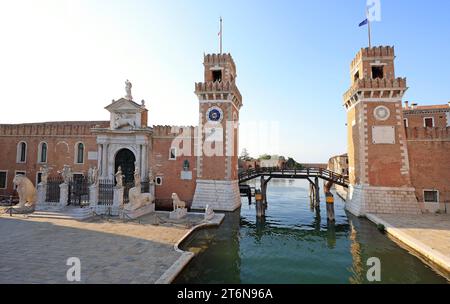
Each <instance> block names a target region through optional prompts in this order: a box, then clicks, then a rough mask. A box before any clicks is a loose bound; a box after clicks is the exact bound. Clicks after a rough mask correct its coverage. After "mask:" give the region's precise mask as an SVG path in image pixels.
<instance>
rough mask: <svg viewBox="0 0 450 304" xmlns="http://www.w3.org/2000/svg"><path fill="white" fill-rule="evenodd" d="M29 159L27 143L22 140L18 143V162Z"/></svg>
mask: <svg viewBox="0 0 450 304" xmlns="http://www.w3.org/2000/svg"><path fill="white" fill-rule="evenodd" d="M26 161H27V143H26V142H24V141H21V142H20V143H19V144H18V145H17V162H18V163H24V162H26Z"/></svg>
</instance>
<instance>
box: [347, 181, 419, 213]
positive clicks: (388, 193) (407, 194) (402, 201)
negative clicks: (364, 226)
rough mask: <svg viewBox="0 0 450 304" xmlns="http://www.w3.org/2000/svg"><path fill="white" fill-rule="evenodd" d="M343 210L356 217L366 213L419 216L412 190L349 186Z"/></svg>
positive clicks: (413, 190) (417, 204) (417, 205)
mask: <svg viewBox="0 0 450 304" xmlns="http://www.w3.org/2000/svg"><path fill="white" fill-rule="evenodd" d="M345 208H346V209H347V210H348V211H349V212H351V213H353V214H354V215H356V216H365V215H366V214H367V213H381V214H382V213H385V214H421V210H420V206H419V203H418V202H417V199H416V193H415V189H414V188H406V187H405V188H393V187H373V186H368V185H350V187H349V189H348V194H347V201H346V203H345Z"/></svg>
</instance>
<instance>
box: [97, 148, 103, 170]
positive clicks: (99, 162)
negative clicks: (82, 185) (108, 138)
mask: <svg viewBox="0 0 450 304" xmlns="http://www.w3.org/2000/svg"><path fill="white" fill-rule="evenodd" d="M102 158H103V155H102V145H100V144H98V145H97V168H98V172H100V176H103V168H102Z"/></svg>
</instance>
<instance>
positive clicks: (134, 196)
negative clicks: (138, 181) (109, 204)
mask: <svg viewBox="0 0 450 304" xmlns="http://www.w3.org/2000/svg"><path fill="white" fill-rule="evenodd" d="M128 199H129V203H128V204H126V205H125V206H124V209H125V210H127V211H133V210H137V209H139V208H141V207H144V206H147V205H150V204H151V203H153V201H154V197H153V195H151V193H141V188H140V187H139V188H138V187H134V188H131V189H130V191H129V192H128Z"/></svg>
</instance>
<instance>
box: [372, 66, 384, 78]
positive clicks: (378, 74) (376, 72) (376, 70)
mask: <svg viewBox="0 0 450 304" xmlns="http://www.w3.org/2000/svg"><path fill="white" fill-rule="evenodd" d="M377 78H380V79H383V78H384V71H383V67H382V66H373V67H372V79H377Z"/></svg>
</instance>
